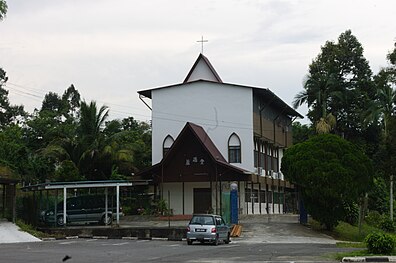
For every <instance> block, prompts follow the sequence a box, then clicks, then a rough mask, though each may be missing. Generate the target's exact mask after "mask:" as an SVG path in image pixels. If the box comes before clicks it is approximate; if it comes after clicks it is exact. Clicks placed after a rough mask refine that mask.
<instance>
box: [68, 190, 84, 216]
mask: <svg viewBox="0 0 396 263" xmlns="http://www.w3.org/2000/svg"><path fill="white" fill-rule="evenodd" d="M66 213H67V216H68V220H69V222H80V221H85V218H86V214H85V209H83V203H82V198H81V196H79V197H72V198H69V199H68V200H67V201H66Z"/></svg>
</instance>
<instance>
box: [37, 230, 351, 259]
mask: <svg viewBox="0 0 396 263" xmlns="http://www.w3.org/2000/svg"><path fill="white" fill-rule="evenodd" d="M69 239H123V240H153V241H186V240H187V239H186V238H169V237H117V238H114V237H108V236H92V235H80V236H63V237H56V238H55V237H43V238H41V240H42V241H55V240H69ZM346 262H349V261H346Z"/></svg>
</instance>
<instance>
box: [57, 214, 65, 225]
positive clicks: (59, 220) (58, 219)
mask: <svg viewBox="0 0 396 263" xmlns="http://www.w3.org/2000/svg"><path fill="white" fill-rule="evenodd" d="M56 224H57V225H58V226H63V225H64V224H65V222H64V221H63V216H58V217H57V218H56Z"/></svg>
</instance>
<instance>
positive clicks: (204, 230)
mask: <svg viewBox="0 0 396 263" xmlns="http://www.w3.org/2000/svg"><path fill="white" fill-rule="evenodd" d="M195 232H206V229H202V228H196V229H195Z"/></svg>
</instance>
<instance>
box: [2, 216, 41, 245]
mask: <svg viewBox="0 0 396 263" xmlns="http://www.w3.org/2000/svg"><path fill="white" fill-rule="evenodd" d="M38 241H41V240H40V239H38V238H37V237H34V236H32V235H30V234H29V233H26V232H23V231H21V230H19V227H18V226H17V225H15V224H13V223H11V222H8V221H6V220H4V219H0V244H2V243H19V242H38Z"/></svg>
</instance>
